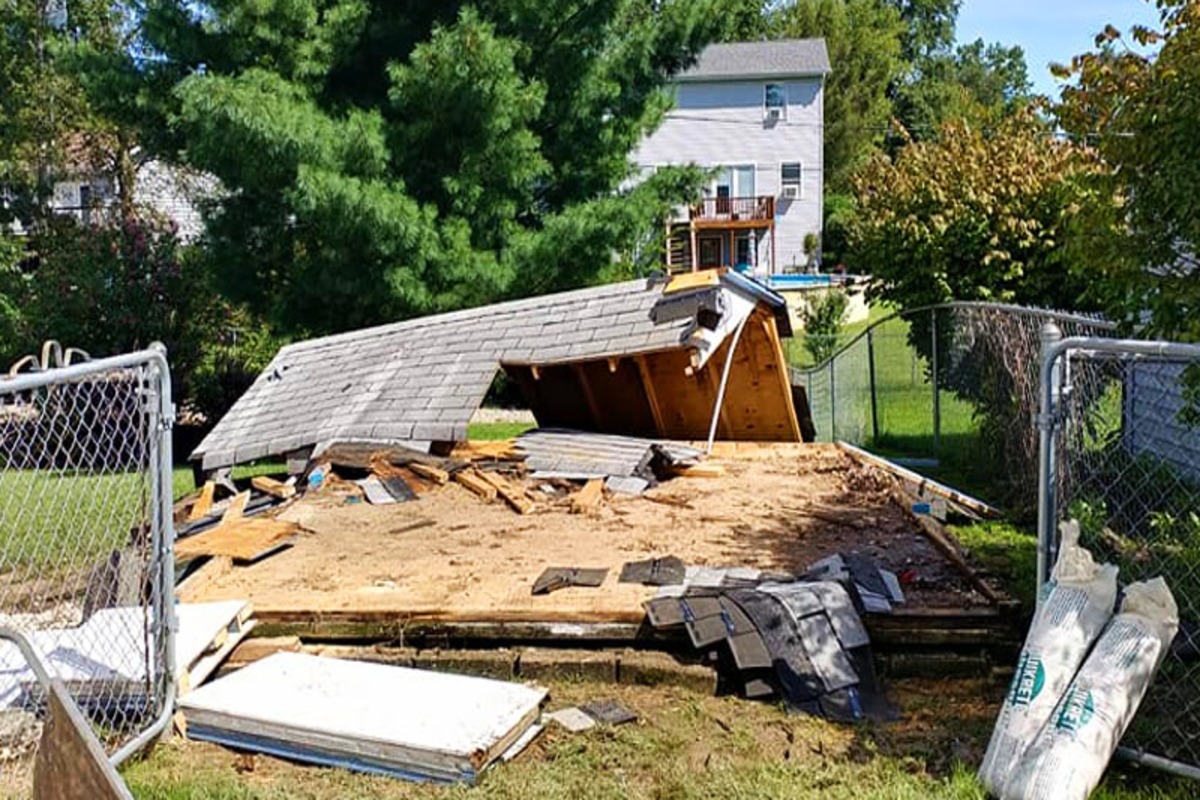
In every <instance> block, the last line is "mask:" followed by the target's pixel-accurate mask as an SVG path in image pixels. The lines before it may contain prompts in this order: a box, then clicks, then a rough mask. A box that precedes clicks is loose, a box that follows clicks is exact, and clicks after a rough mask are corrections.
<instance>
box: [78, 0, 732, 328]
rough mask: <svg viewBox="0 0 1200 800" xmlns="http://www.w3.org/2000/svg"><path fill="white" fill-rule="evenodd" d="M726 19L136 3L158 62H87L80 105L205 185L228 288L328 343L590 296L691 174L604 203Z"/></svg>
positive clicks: (698, 8) (632, 7)
mask: <svg viewBox="0 0 1200 800" xmlns="http://www.w3.org/2000/svg"><path fill="white" fill-rule="evenodd" d="M728 5H730V3H729V2H727V1H726V0H702V1H701V2H693V1H691V0H667V1H666V2H651V0H602V1H601V2H584V1H583V0H551V1H550V2H545V1H543V0H539V1H538V2H533V1H532V0H481V2H477V3H474V4H471V5H467V4H462V3H442V4H420V3H383V2H368V0H296V1H295V2H289V3H262V2H258V0H211V2H206V3H179V2H172V1H171V0H150V1H149V2H147V3H146V4H145V13H144V16H143V17H142V18H141V20H140V23H141V31H142V40H141V42H140V46H141V48H142V51H143V52H147V53H152V54H153V56H154V57H152V58H144V59H142V58H138V57H137V52H138V51H136V50H135V51H133V52H132V53H130V54H126V55H124V56H121V57H114V56H113V55H112V54H111V53H110V54H93V58H92V60H91V62H90V64H89V74H90V75H91V76H92V78H91V80H90V81H89V88H90V89H91V90H92V91H91V96H92V98H93V100H94V101H95V102H97V103H102V104H103V107H104V108H105V110H106V112H108V113H112V114H114V115H116V116H118V117H119V118H120V119H123V120H126V121H129V122H131V123H136V124H138V125H139V130H141V131H142V132H143V139H142V141H143V143H144V144H145V146H146V147H147V149H148V150H150V151H152V152H155V153H158V154H160V155H162V156H164V157H167V158H180V159H182V160H183V161H184V162H186V163H187V164H188V165H189V166H191V167H194V168H197V169H200V170H203V171H206V172H209V173H212V174H214V175H216V176H217V177H218V178H219V179H220V180H221V182H222V183H223V185H224V187H225V189H226V192H225V193H224V194H223V195H222V196H221V197H220V198H217V199H216V201H215V202H214V203H213V207H212V208H211V209H210V211H209V214H208V231H209V235H208V241H207V242H206V245H207V246H206V251H207V253H208V254H209V257H210V261H211V264H212V268H213V270H214V274H215V277H216V280H217V285H218V286H219V288H220V289H221V290H222V291H223V292H224V293H225V294H227V295H228V296H229V297H230V298H232V299H233V300H235V301H244V302H247V303H248V304H249V305H250V307H251V309H253V310H254V311H257V312H259V313H262V314H264V315H266V316H267V318H268V319H269V320H270V321H271V322H272V323H273V324H274V325H275V326H276V327H277V328H278V329H279V330H280V331H282V332H285V333H306V332H319V331H331V330H341V329H346V328H352V327H356V326H361V325H366V324H371V323H376V322H380V321H385V320H391V319H396V318H399V317H403V316H406V315H411V314H417V313H426V312H430V311H436V310H441V309H449V308H454V307H457V306H462V305H471V304H477V303H482V302H487V301H490V300H493V299H496V298H499V297H503V296H505V295H507V294H512V293H517V292H520V293H522V294H526V293H530V292H533V291H550V290H554V289H558V288H565V287H568V286H574V285H579V284H580V283H584V282H587V281H590V280H595V279H596V278H597V276H598V275H599V274H600V273H601V272H603V271H605V270H606V269H608V265H610V264H611V262H612V260H613V255H614V252H617V251H618V249H619V248H620V247H621V246H622V244H623V243H626V242H634V241H641V240H642V239H643V238H644V237H646V236H648V235H650V232H651V231H655V230H657V228H659V227H661V225H660V222H659V221H660V220H661V218H662V214H664V213H665V211H666V210H667V209H668V208H669V206H670V205H671V204H672V203H674V202H677V201H679V200H680V199H682V198H684V197H686V196H687V195H688V194H690V193H691V192H693V191H695V187H696V185H698V180H697V176H695V175H690V176H683V177H681V176H680V175H679V174H677V173H671V172H670V171H668V172H664V173H660V174H659V175H658V176H655V177H654V178H652V179H651V180H649V181H648V182H646V183H644V184H641V185H639V186H638V187H637V188H635V189H631V190H628V191H624V192H620V193H618V189H619V187H620V186H621V185H622V183H623V182H624V181H625V180H626V179H627V178H628V177H629V175H630V170H631V166H630V163H629V158H628V154H629V152H630V151H631V150H632V148H633V147H634V146H635V145H636V143H637V141H638V140H639V139H640V138H641V137H642V136H643V135H644V134H645V133H646V132H647V131H649V130H650V129H652V128H653V127H654V126H655V125H656V124H657V123H658V122H659V121H660V120H661V118H662V115H663V114H664V112H665V110H666V109H667V108H668V106H669V97H668V95H667V93H666V92H665V91H664V85H665V83H666V81H667V80H668V79H669V77H670V75H672V74H673V73H675V72H677V71H679V70H681V69H683V68H684V67H686V66H687V65H688V64H689V63H690V61H691V60H692V59H693V58H694V57H695V55H696V54H697V53H698V52H699V50H700V49H701V48H702V47H703V46H704V45H705V44H707V43H708V41H710V40H711V39H713V38H714V37H716V36H717V35H718V34H719V33H720V31H721V30H722V26H723V25H724V24H725V22H724V15H723V13H722V12H723V11H724V10H725V8H726V7H727V6H728ZM114 87H121V89H122V91H113V88H114ZM685 177H690V180H685V179H684V178H685ZM614 196H616V197H620V198H621V202H620V203H619V204H618V203H617V202H616V201H615V200H614V199H613V198H614ZM618 255H628V254H621V253H619V252H618Z"/></svg>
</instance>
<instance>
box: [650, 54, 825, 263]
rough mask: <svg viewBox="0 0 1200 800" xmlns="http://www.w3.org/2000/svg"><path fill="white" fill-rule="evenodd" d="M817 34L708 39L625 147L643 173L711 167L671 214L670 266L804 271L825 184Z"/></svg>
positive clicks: (821, 75) (818, 224)
mask: <svg viewBox="0 0 1200 800" xmlns="http://www.w3.org/2000/svg"><path fill="white" fill-rule="evenodd" d="M829 72H830V65H829V52H828V50H827V49H826V47H825V40H824V39H788V40H780V41H771V42H738V43H733V44H715V45H711V46H709V47H708V48H706V49H705V50H704V52H703V53H701V55H700V58H699V60H698V61H697V63H696V65H695V66H693V67H692V68H691V69H689V70H688V71H686V72H684V73H682V74H680V75H679V76H678V77H677V78H676V81H675V85H674V91H675V107H674V109H673V110H672V111H671V112H670V113H669V114H668V115H667V118H666V120H665V121H664V122H663V124H662V125H661V126H660V127H659V128H658V130H656V131H655V132H654V133H653V134H651V135H650V136H648V137H647V138H646V139H645V140H644V141H643V142H642V143H641V145H640V146H639V147H638V149H637V151H636V153H635V154H634V160H635V163H636V164H637V165H638V167H639V168H640V169H641V172H642V174H643V175H647V174H650V173H652V172H653V171H654V170H656V169H658V168H659V167H664V166H680V165H686V164H695V165H699V166H702V167H709V168H714V169H716V170H718V171H717V173H716V175H715V177H714V178H713V180H712V182H711V183H710V185H709V186H708V188H707V190H706V192H705V197H704V199H703V200H702V201H701V202H700V203H698V204H697V205H695V206H693V207H692V208H688V209H681V210H680V213H679V214H678V215H677V217H676V218H675V219H673V220H671V221H670V223H669V224H670V230H671V234H672V235H671V237H670V242H669V245H668V252H667V265H668V267H670V268H671V269H704V268H709V267H718V266H735V267H747V268H751V269H754V270H755V271H756V272H768V273H779V272H799V271H804V270H805V268H806V267H807V265H808V263H809V261H810V258H809V256H808V255H807V254H806V253H805V239H806V237H808V236H809V234H812V235H813V236H814V237H816V240H817V241H819V237H820V235H821V229H822V218H823V202H822V194H823V192H824V188H825V186H824V157H823V147H824V139H825V102H824V100H825V78H826V76H827V75H828V74H829Z"/></svg>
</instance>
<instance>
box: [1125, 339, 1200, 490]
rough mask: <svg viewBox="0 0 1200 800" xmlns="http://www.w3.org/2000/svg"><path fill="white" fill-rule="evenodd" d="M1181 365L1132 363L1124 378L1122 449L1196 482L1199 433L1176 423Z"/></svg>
mask: <svg viewBox="0 0 1200 800" xmlns="http://www.w3.org/2000/svg"><path fill="white" fill-rule="evenodd" d="M1185 368H1186V365H1185V364H1181V363H1174V362H1165V361H1145V362H1138V363H1134V364H1133V365H1132V366H1131V367H1130V368H1129V371H1128V373H1127V374H1126V378H1125V403H1124V406H1125V407H1124V415H1125V428H1124V435H1125V446H1126V447H1127V448H1128V449H1129V451H1130V452H1131V453H1133V454H1134V455H1139V456H1140V455H1149V456H1153V457H1154V458H1156V459H1159V460H1161V461H1163V462H1165V463H1167V464H1169V465H1171V466H1172V467H1174V468H1175V469H1176V470H1178V472H1179V474H1180V475H1181V476H1182V477H1184V478H1186V479H1188V480H1193V481H1200V429H1197V428H1192V427H1189V426H1188V425H1185V424H1184V423H1183V422H1181V421H1180V419H1179V414H1180V412H1182V411H1183V409H1184V408H1185V407H1186V405H1187V400H1186V399H1185V398H1184V391H1183V390H1184V369H1185Z"/></svg>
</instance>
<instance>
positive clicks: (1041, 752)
mask: <svg viewBox="0 0 1200 800" xmlns="http://www.w3.org/2000/svg"><path fill="white" fill-rule="evenodd" d="M1178 630H1179V610H1178V608H1177V607H1176V605H1175V598H1174V597H1172V596H1171V590H1170V589H1168V588H1167V584H1166V582H1165V581H1164V580H1163V579H1162V578H1155V579H1154V580H1152V581H1147V582H1145V583H1135V584H1133V585H1131V586H1130V587H1129V588H1128V589H1126V590H1125V598H1124V600H1123V601H1122V603H1121V610H1120V612H1119V613H1118V614H1117V615H1116V616H1115V617H1113V618H1112V620H1111V621H1110V622H1109V623H1108V626H1107V627H1106V628H1105V629H1104V633H1103V634H1101V636H1100V640H1099V641H1098V642H1096V646H1095V648H1093V649H1092V652H1091V654H1089V655H1088V657H1087V660H1086V661H1084V662H1083V666H1082V667H1080V669H1079V674H1077V675H1076V676H1075V680H1073V681H1071V685H1070V686H1069V687H1068V688H1067V691H1066V693H1065V694H1064V695H1063V697H1062V699H1061V700H1060V701H1059V702H1058V705H1057V706H1056V707H1055V709H1054V714H1053V715H1052V716H1051V717H1050V720H1049V721H1048V722H1047V723H1046V724H1045V725H1044V726H1043V727H1042V730H1041V732H1040V733H1038V735H1037V738H1036V739H1034V742H1033V744H1032V745H1030V747H1029V749H1028V750H1026V751H1025V755H1024V757H1023V758H1022V759H1021V763H1020V765H1019V766H1018V767H1017V769H1016V770H1015V771H1014V772H1013V774H1012V775H1011V776H1010V778H1009V780H1008V781H1007V783H1006V784H1005V786H1004V790H1003V792H1002V794H1001V796H1002V797H1003V798H1004V800H1086V798H1087V797H1088V796H1089V795H1090V794H1091V793H1092V791H1093V790H1094V789H1095V788H1096V786H1097V784H1099V783H1100V779H1101V777H1103V775H1104V770H1105V768H1106V767H1107V766H1108V761H1109V759H1110V758H1112V754H1113V752H1114V751H1115V750H1116V749H1117V743H1118V742H1119V741H1120V740H1121V736H1123V735H1124V733H1125V729H1126V728H1128V727H1129V723H1130V722H1131V721H1132V720H1133V715H1134V713H1136V712H1137V708H1138V705H1140V704H1141V702H1142V698H1143V697H1144V696H1145V694H1146V689H1148V688H1149V686H1150V681H1151V680H1152V679H1153V678H1154V673H1155V672H1156V671H1157V670H1158V667H1159V665H1160V664H1161V663H1162V660H1163V657H1164V656H1165V655H1166V653H1167V649H1168V648H1169V647H1170V645H1171V641H1172V640H1173V639H1174V638H1175V633H1176V631H1178Z"/></svg>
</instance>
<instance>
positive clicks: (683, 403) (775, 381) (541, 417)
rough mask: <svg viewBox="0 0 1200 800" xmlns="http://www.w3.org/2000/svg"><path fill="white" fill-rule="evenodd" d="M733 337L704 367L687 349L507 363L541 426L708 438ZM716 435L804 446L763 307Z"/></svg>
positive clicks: (737, 362)
mask: <svg viewBox="0 0 1200 800" xmlns="http://www.w3.org/2000/svg"><path fill="white" fill-rule="evenodd" d="M732 342H733V337H732V336H729V337H727V338H726V339H725V342H724V343H723V344H722V345H721V346H720V347H719V348H718V349H717V351H716V353H715V354H714V355H713V357H712V358H710V359H709V360H708V362H707V363H706V364H705V365H704V366H703V367H702V368H700V369H698V370H696V369H693V367H692V352H691V351H690V350H687V349H676V350H667V351H662V352H657V353H646V354H641V355H637V356H633V357H630V358H623V359H618V360H617V361H616V363H615V364H614V363H613V360H612V359H605V360H597V361H585V362H580V363H576V364H570V365H561V366H551V367H539V368H538V369H537V370H536V372H537V374H536V377H535V375H534V370H533V369H532V368H531V367H527V366H526V367H522V366H515V365H507V366H506V367H505V369H506V371H507V372H508V374H509V375H510V376H511V377H512V378H513V379H514V380H515V382H516V383H517V385H518V387H519V388H520V389H521V392H522V394H523V396H524V398H525V401H526V403H527V404H528V406H529V408H530V409H531V410H532V411H533V413H534V416H535V417H536V418H537V421H538V424H539V425H541V426H542V427H545V428H549V427H565V428H575V429H578V430H587V431H604V432H605V433H615V434H624V435H628V436H647V437H659V438H664V439H704V438H707V436H708V431H709V426H710V425H711V423H712V418H713V413H714V411H717V405H716V402H717V395H718V391H719V387H720V382H721V375H722V372H723V371H724V369H725V363H726V360H727V359H728V357H729V350H730V347H731V345H732ZM717 436H718V437H719V438H722V439H734V440H736V439H743V440H752V441H770V442H786V441H793V442H798V441H800V439H801V435H800V423H799V422H798V420H797V416H796V409H795V406H794V405H793V402H792V387H791V383H790V378H789V375H788V367H787V361H786V359H785V357H784V354H783V348H782V345H781V344H780V340H779V334H778V330H777V328H776V323H775V318H774V316H773V315H772V314H771V313H770V312H768V311H766V310H764V309H757V310H756V311H754V313H753V314H752V315H751V316H750V318H749V319H748V320H747V321H746V325H745V329H744V330H743V331H742V336H741V338H740V340H739V341H738V347H737V350H736V351H735V352H734V358H733V364H732V366H731V368H730V373H729V380H728V383H727V388H726V392H725V398H724V401H723V402H722V404H721V407H720V409H719V411H718V424H717Z"/></svg>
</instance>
